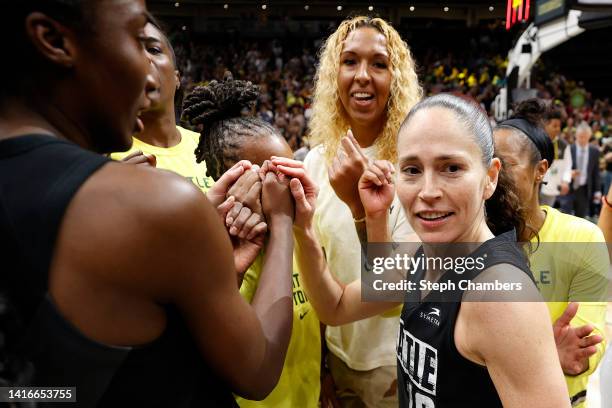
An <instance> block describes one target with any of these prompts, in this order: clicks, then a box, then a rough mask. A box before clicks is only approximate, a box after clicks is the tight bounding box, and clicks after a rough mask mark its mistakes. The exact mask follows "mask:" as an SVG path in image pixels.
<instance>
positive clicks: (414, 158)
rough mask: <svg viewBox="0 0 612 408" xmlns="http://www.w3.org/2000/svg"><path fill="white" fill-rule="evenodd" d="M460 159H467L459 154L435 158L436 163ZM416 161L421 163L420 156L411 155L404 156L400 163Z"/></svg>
mask: <svg viewBox="0 0 612 408" xmlns="http://www.w3.org/2000/svg"><path fill="white" fill-rule="evenodd" d="M458 159H465V158H464V157H463V156H461V155H458V154H446V155H442V156H436V157H435V158H434V160H435V161H448V160H458ZM415 161H419V156H417V155H411V156H404V157H402V158H400V160H399V163H400V164H403V163H406V162H415Z"/></svg>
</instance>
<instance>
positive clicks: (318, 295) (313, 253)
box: [294, 229, 399, 326]
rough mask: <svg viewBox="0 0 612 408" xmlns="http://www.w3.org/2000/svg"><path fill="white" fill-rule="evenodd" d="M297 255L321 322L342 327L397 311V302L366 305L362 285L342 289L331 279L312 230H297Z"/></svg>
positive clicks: (306, 287) (311, 299) (339, 284)
mask: <svg viewBox="0 0 612 408" xmlns="http://www.w3.org/2000/svg"><path fill="white" fill-rule="evenodd" d="M294 234H295V239H296V241H295V242H296V246H295V254H296V259H297V262H298V264H299V265H300V271H301V272H302V281H303V283H304V288H305V289H306V293H307V294H308V298H309V300H310V303H311V304H312V306H313V307H314V308H315V310H316V311H317V316H318V317H319V320H321V322H323V323H325V324H326V325H329V326H339V325H342V324H347V323H351V322H354V321H357V320H361V319H365V318H367V317H372V316H376V315H379V314H380V313H382V312H385V311H387V310H389V309H392V308H394V307H396V306H397V305H398V304H399V303H394V302H363V301H362V300H361V281H359V280H356V281H353V282H351V283H349V284H348V285H343V284H341V283H340V282H338V281H336V280H335V279H334V277H333V276H332V274H331V272H330V271H329V268H328V267H327V264H326V262H325V257H324V255H323V250H322V249H321V246H320V245H319V242H318V241H317V239H316V236H315V233H314V230H313V229H308V230H298V229H296V230H294Z"/></svg>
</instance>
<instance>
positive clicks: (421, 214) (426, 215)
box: [419, 212, 450, 220]
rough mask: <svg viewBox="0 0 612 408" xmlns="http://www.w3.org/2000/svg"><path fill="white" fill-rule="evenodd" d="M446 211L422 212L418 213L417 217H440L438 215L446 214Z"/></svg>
mask: <svg viewBox="0 0 612 408" xmlns="http://www.w3.org/2000/svg"><path fill="white" fill-rule="evenodd" d="M448 214H450V213H448V212H426V213H425V212H422V213H419V217H421V218H425V219H426V220H434V219H436V218H440V217H444V216H447V215H448Z"/></svg>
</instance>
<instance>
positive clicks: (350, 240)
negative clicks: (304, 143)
mask: <svg viewBox="0 0 612 408" xmlns="http://www.w3.org/2000/svg"><path fill="white" fill-rule="evenodd" d="M362 150H363V152H364V153H365V154H366V156H367V157H369V158H371V159H374V158H376V148H375V147H373V146H372V147H368V148H365V149H362ZM304 165H305V167H306V170H307V172H308V175H309V176H310V177H311V178H312V179H313V180H314V182H315V183H317V185H318V186H319V197H318V199H317V208H316V212H315V216H314V224H315V232H316V234H317V238H318V239H319V242H320V244H321V246H322V247H323V248H324V250H325V254H326V257H327V264H328V266H329V269H330V271H331V272H332V274H334V275H335V276H336V277H337V278H338V279H339V280H340V281H341V282H343V283H350V282H352V281H354V280H356V279H360V278H361V247H360V244H359V238H358V236H357V232H356V231H355V224H354V222H353V215H352V214H351V210H350V209H349V207H348V206H347V205H346V204H345V203H344V202H343V201H341V200H340V199H339V198H338V197H337V196H336V193H335V192H334V189H333V188H332V187H331V185H330V184H329V178H328V175H327V163H326V162H325V156H324V154H323V147H322V146H317V147H315V148H313V149H312V150H311V151H310V152H309V153H308V155H307V156H306V159H305V160H304ZM390 210H391V214H390V216H389V233H390V234H391V236H392V237H393V240H394V241H397V242H401V241H406V237H407V236H408V235H409V234H410V233H411V232H412V228H411V227H410V225H409V224H408V221H407V220H406V216H405V214H404V210H403V208H402V206H401V204H400V202H399V200H398V198H397V195H396V196H395V198H394V200H393V203H392V205H391V208H390ZM398 330H399V313H395V314H392V316H390V317H384V316H382V315H379V316H375V317H371V318H369V319H364V320H360V321H358V322H355V323H350V324H347V325H344V326H339V327H327V331H326V332H325V338H326V340H327V346H328V348H329V350H330V351H332V352H333V353H334V354H335V355H336V356H338V357H339V358H340V359H341V360H342V361H344V362H345V363H346V364H347V365H348V366H349V367H350V368H352V369H354V370H360V371H367V370H372V369H374V368H377V367H382V366H395V364H396V351H395V346H396V338H397V333H398Z"/></svg>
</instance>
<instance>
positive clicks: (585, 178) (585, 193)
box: [570, 122, 601, 217]
mask: <svg viewBox="0 0 612 408" xmlns="http://www.w3.org/2000/svg"><path fill="white" fill-rule="evenodd" d="M592 133H593V132H592V130H591V127H590V126H589V125H588V123H586V122H581V123H580V124H579V125H578V127H577V128H576V143H575V144H573V145H572V146H571V152H572V179H573V181H572V185H571V189H570V190H571V194H572V198H573V199H572V207H573V210H574V215H576V216H577V217H585V216H586V215H589V214H588V212H589V208H590V203H591V202H592V201H593V199H594V198H598V197H600V196H601V191H600V178H599V150H598V149H597V148H596V147H595V146H593V145H591V144H589V139H590V138H591V135H592Z"/></svg>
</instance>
